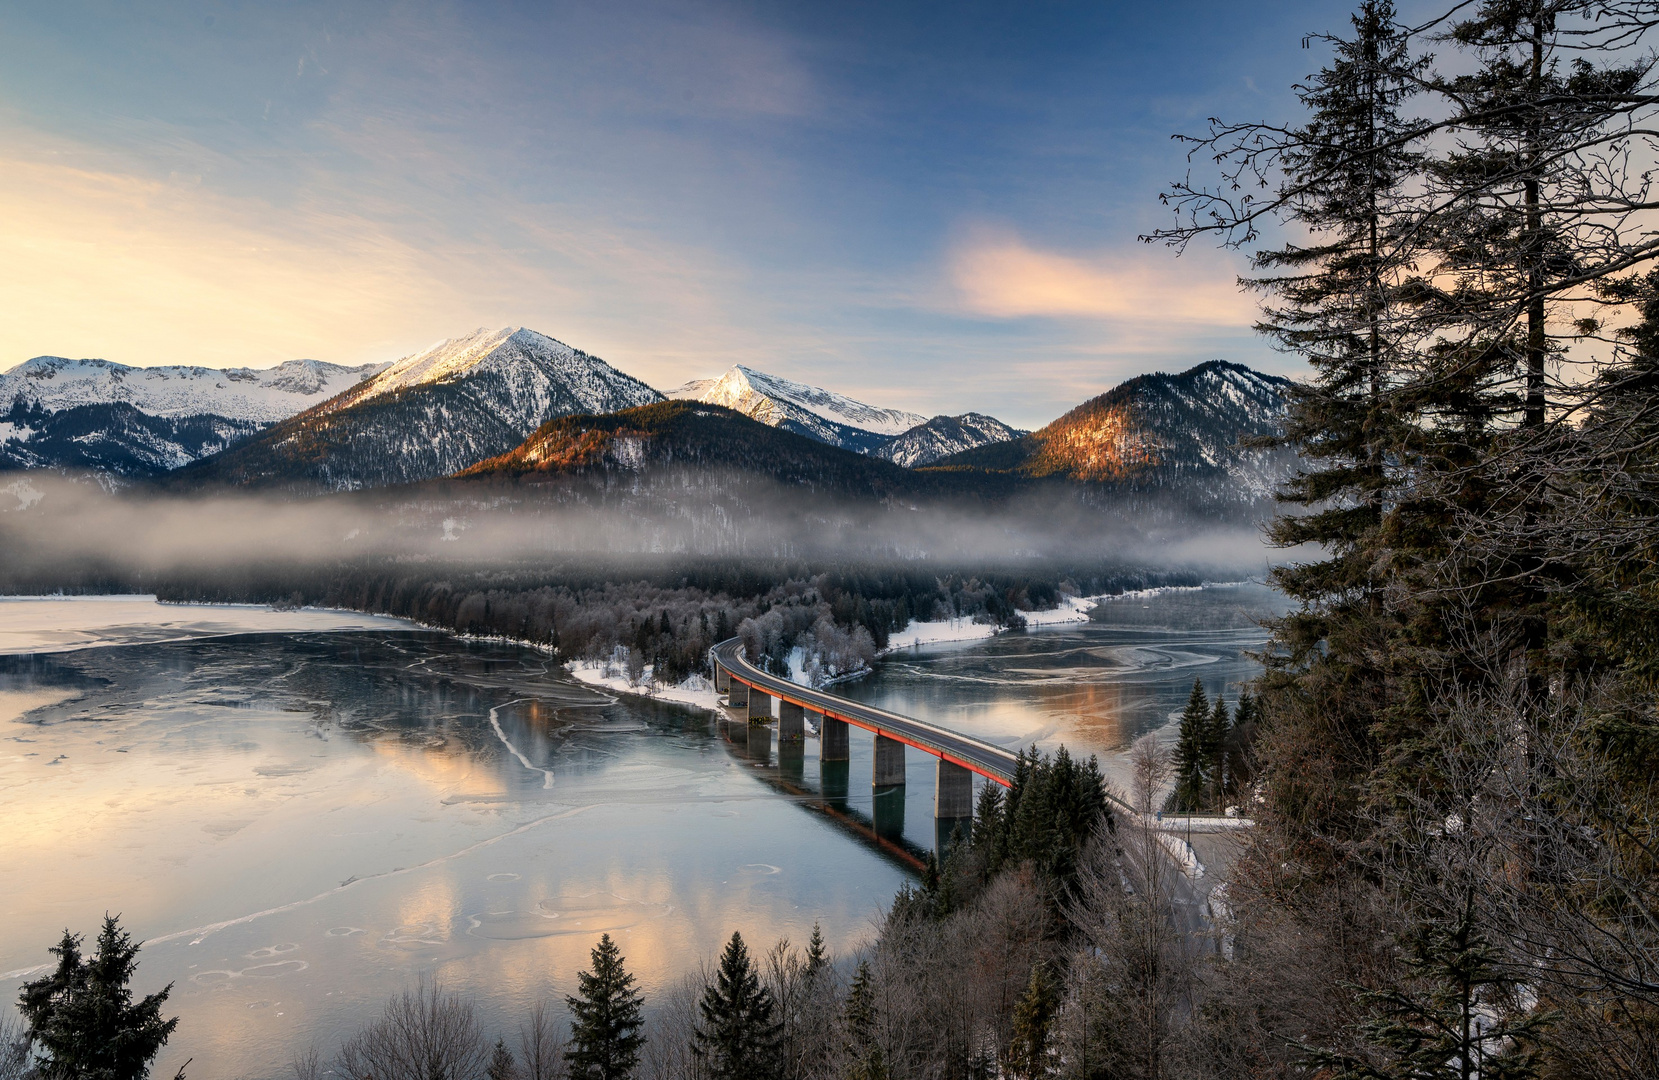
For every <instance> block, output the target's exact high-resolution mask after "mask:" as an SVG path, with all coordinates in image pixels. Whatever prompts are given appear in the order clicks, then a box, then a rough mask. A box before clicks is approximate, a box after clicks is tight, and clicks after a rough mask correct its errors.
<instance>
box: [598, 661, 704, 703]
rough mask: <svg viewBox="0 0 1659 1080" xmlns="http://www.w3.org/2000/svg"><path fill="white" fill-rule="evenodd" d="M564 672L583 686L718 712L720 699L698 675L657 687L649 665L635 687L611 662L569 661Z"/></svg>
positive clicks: (623, 670) (618, 665)
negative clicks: (568, 673)
mask: <svg viewBox="0 0 1659 1080" xmlns="http://www.w3.org/2000/svg"><path fill="white" fill-rule="evenodd" d="M565 668H566V670H568V671H569V672H570V676H571V678H573V679H575V680H576V681H577V682H579V683H583V684H584V685H587V686H592V687H597V688H599V689H602V690H610V691H612V692H613V693H618V694H632V695H634V696H635V697H644V698H650V699H651V700H653V701H671V702H673V703H674V704H676V705H690V706H692V707H693V708H698V709H705V710H707V711H708V712H711V713H717V714H718V713H719V712H720V695H719V694H717V693H715V692H714V683H712V682H711V681H709V680H708V679H705V678H704V677H703V676H701V675H693V676H691V677H690V678H688V679H686V681H685V682H683V683H680V684H679V685H678V686H660V685H658V684H656V683H654V682H652V681H651V665H650V664H646V665H645V670H644V671H643V672H642V673H641V675H640V681H639V682H637V683H636V682H632V681H630V680H629V678H628V671H627V667H626V665H624V664H621V663H618V662H617V661H615V660H610V661H606V660H572V661H571V662H570V663H568V664H566V665H565Z"/></svg>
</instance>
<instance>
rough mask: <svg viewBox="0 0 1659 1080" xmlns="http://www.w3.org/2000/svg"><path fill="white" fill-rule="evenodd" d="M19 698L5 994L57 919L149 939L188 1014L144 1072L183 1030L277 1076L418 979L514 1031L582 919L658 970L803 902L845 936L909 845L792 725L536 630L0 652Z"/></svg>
mask: <svg viewBox="0 0 1659 1080" xmlns="http://www.w3.org/2000/svg"><path fill="white" fill-rule="evenodd" d="M25 694H27V695H30V696H29V697H28V699H27V701H28V703H29V705H30V707H33V708H34V711H33V712H31V713H29V714H28V716H27V718H26V719H27V722H25V723H17V722H12V723H9V724H7V725H6V727H5V728H4V729H3V734H0V738H3V739H4V740H5V741H4V743H3V744H0V745H3V747H4V749H3V752H0V820H4V821H5V822H6V825H7V842H6V843H5V844H3V845H0V880H3V881H5V882H6V888H5V889H4V890H3V894H0V916H3V917H0V996H3V997H4V998H5V999H6V1000H7V1001H8V1003H9V1001H10V1000H12V999H14V998H15V996H16V989H17V985H18V983H19V982H20V981H21V980H22V979H24V978H29V977H32V974H33V972H32V971H31V969H33V968H36V967H37V966H38V965H41V964H43V963H44V962H45V961H47V960H48V959H50V958H49V957H48V956H47V954H46V952H45V949H46V946H47V945H49V944H51V943H52V942H54V941H55V940H56V938H57V935H58V934H60V933H61V932H62V930H63V929H64V927H65V926H69V927H72V928H75V929H78V930H88V929H93V928H95V926H96V923H97V920H98V918H99V917H101V916H102V914H103V912H104V911H105V910H106V909H108V910H111V911H114V912H119V913H120V914H121V916H122V920H123V922H124V923H125V924H126V925H128V926H129V927H130V928H132V929H133V930H134V932H135V933H136V934H137V935H138V936H139V937H141V938H143V939H146V941H147V944H146V945H145V948H144V951H143V953H142V956H141V967H140V972H139V980H138V981H139V984H140V987H141V988H142V989H145V990H149V989H154V988H156V987H157V986H160V985H162V984H164V983H166V982H169V981H171V982H173V983H174V984H175V986H174V991H173V1007H174V1008H176V1009H177V1011H178V1012H179V1013H180V1015H181V1016H182V1017H183V1022H182V1024H181V1025H180V1028H179V1032H178V1035H177V1036H176V1037H175V1043H176V1046H174V1047H172V1048H170V1049H169V1050H168V1051H167V1052H166V1054H165V1055H164V1059H163V1060H162V1061H160V1062H159V1063H158V1065H157V1074H158V1075H163V1074H170V1072H169V1071H170V1070H172V1069H175V1068H176V1067H177V1066H178V1065H179V1064H181V1063H182V1062H183V1060H184V1058H185V1057H190V1056H193V1057H194V1058H195V1061H194V1064H192V1065H191V1068H190V1075H191V1076H192V1077H194V1078H197V1080H214V1078H216V1077H230V1076H251V1077H260V1076H276V1075H279V1074H282V1073H284V1072H285V1064H286V1061H287V1060H288V1058H289V1056H290V1055H292V1054H293V1053H294V1052H295V1051H297V1050H301V1049H303V1048H304V1047H305V1046H307V1045H309V1044H310V1042H311V1041H312V1039H313V1037H315V1038H317V1039H318V1040H319V1041H320V1042H321V1044H322V1045H323V1046H324V1047H325V1048H331V1047H333V1046H334V1045H337V1043H338V1040H339V1039H340V1038H341V1036H342V1035H343V1034H344V1033H345V1032H346V1031H348V1030H350V1029H351V1028H353V1027H355V1026H356V1025H357V1024H358V1023H360V1022H361V1021H362V1020H364V1019H365V1018H367V1017H368V1016H370V1015H372V1014H373V1013H375V1012H376V1011H377V1010H378V1009H379V1007H380V1005H381V1003H382V1002H383V1001H384V1000H385V998H386V997H388V996H389V995H391V994H393V993H396V992H397V991H398V990H400V989H401V988H403V987H404V986H405V985H406V984H407V983H408V982H409V981H410V980H411V979H413V978H415V977H417V976H420V975H432V976H435V977H438V978H440V979H442V980H443V981H444V982H445V983H446V984H447V985H449V986H451V987H454V988H457V989H460V990H463V991H467V992H470V993H472V994H474V995H476V997H477V999H478V1002H479V1004H480V1006H481V1008H482V1009H483V1012H484V1015H485V1017H486V1021H487V1023H488V1024H489V1025H491V1027H492V1029H502V1030H511V1029H512V1028H513V1027H514V1026H515V1025H516V1024H517V1023H518V1021H519V1019H520V1018H521V1017H522V1015H523V1013H524V1012H525V1011H526V1010H527V1008H528V1007H529V1005H530V1004H531V1002H533V1001H534V1000H535V999H536V998H537V997H540V996H544V995H545V996H556V995H562V994H564V993H567V992H569V991H571V990H572V989H573V987H574V972H575V971H576V970H577V969H578V968H579V967H580V966H581V965H583V964H584V963H585V961H586V957H587V950H588V949H589V948H590V947H591V946H592V943H593V941H594V939H595V938H596V937H597V936H598V935H599V934H600V933H601V932H610V933H611V934H613V935H614V936H615V937H617V939H618V940H619V941H620V942H621V944H622V947H623V949H624V951H625V952H626V954H627V956H628V959H629V963H630V967H631V968H632V969H634V970H635V971H637V972H638V973H639V974H640V977H641V981H642V983H643V984H644V986H645V987H646V989H647V991H650V990H652V989H654V988H656V987H659V986H661V985H662V984H664V983H665V982H667V981H670V980H672V979H674V978H677V977H678V976H679V975H681V974H682V973H684V972H685V971H686V970H688V969H689V968H693V967H695V965H696V964H697V963H698V962H699V961H700V960H701V959H703V958H704V957H707V956H710V955H712V954H714V953H715V952H716V951H717V950H718V948H719V946H720V945H721V944H722V942H723V940H724V939H725V937H727V936H728V935H729V934H730V933H731V931H732V930H733V929H741V930H743V932H744V934H745V936H747V937H749V938H751V939H752V940H755V941H757V942H759V943H770V941H772V940H774V939H775V938H777V937H779V936H787V937H789V938H791V939H792V940H795V941H804V940H805V939H806V937H807V936H808V935H809V934H810V933H811V930H812V925H813V922H814V921H821V922H822V924H823V928H824V932H825V934H826V936H827V937H828V938H829V939H830V940H831V941H832V942H833V943H836V944H837V945H838V946H840V947H847V946H849V945H851V944H852V943H854V942H855V941H856V940H858V939H860V938H862V937H863V936H865V935H866V934H867V933H868V932H869V930H870V927H871V925H872V920H873V918H874V916H875V915H876V913H877V912H878V910H879V909H880V908H881V907H882V906H883V905H885V904H886V903H887V902H888V901H889V900H890V899H891V897H892V895H893V893H894V891H895V890H896V889H897V888H898V886H899V884H900V882H901V881H902V880H904V877H905V874H906V873H907V872H908V867H907V865H906V864H905V862H904V861H902V860H900V859H897V858H895V857H894V855H893V853H892V852H890V851H886V852H884V850H883V849H881V848H880V847H878V846H877V845H875V844H873V843H870V844H860V843H857V842H850V841H849V834H850V833H855V832H856V823H855V825H853V826H848V825H843V824H838V823H837V822H836V821H835V819H833V818H832V817H830V816H829V815H828V814H826V813H824V812H823V811H822V810H820V809H816V807H817V806H818V805H819V804H821V802H822V800H821V799H820V798H819V796H818V794H817V792H816V791H815V790H810V789H811V788H812V787H813V785H814V784H815V783H816V779H817V776H816V774H817V769H816V764H815V762H814V763H813V765H812V766H811V767H810V768H809V767H808V765H807V763H806V760H805V756H806V753H810V752H811V750H810V749H808V748H803V747H799V746H797V747H796V748H793V749H791V748H780V749H779V750H774V749H773V748H772V747H771V746H770V745H768V746H767V748H766V752H767V763H766V764H765V765H764V767H761V766H760V762H758V761H753V760H750V759H749V758H747V757H745V756H744V754H741V753H739V754H734V753H733V752H732V751H731V749H730V748H729V747H728V745H727V744H726V742H725V740H724V739H723V738H722V737H721V734H720V733H719V732H718V731H717V729H716V725H715V724H714V723H712V722H711V721H710V720H709V719H708V718H706V717H700V716H697V715H694V714H690V713H687V712H685V711H683V710H677V709H673V708H667V707H658V706H654V705H651V704H649V703H643V702H635V701H624V702H613V701H612V700H610V699H609V698H607V697H604V696H602V695H599V694H597V693H595V692H593V691H591V690H588V689H586V688H584V687H581V686H579V685H577V684H575V683H572V682H570V681H569V680H568V679H566V678H565V677H564V676H563V675H562V674H560V673H558V672H557V671H554V670H550V669H549V662H548V660H547V658H546V657H544V656H542V655H540V654H539V653H536V652H534V651H533V650H529V649H520V648H514V647H508V646H501V645H484V644H469V643H464V642H457V641H454V640H451V639H449V638H446V637H443V636H440V635H435V634H424V633H396V634H378V633H376V634H333V635H314V636H299V637H260V636H250V637H241V638H232V639H219V640H214V641H209V642H196V643H188V644H170V645H145V646H135V647H123V648H107V649H93V650H86V651H82V652H77V653H67V654H61V655H58V656H55V657H49V658H48V657H36V658H33V659H30V658H10V659H0V704H3V703H4V702H6V701H23V700H24V697H23V695H25ZM763 730H764V729H763ZM755 743H756V750H757V751H758V750H759V745H758V744H759V739H758V737H757V739H756V740H755ZM813 749H815V745H814V747H813ZM803 751H805V752H803ZM809 772H810V774H811V775H810V777H809V776H808V775H807V774H808V773H809ZM779 778H787V779H791V780H792V781H793V783H794V784H795V787H796V791H795V792H794V793H791V792H789V791H783V790H780V788H779ZM8 1007H9V1005H8Z"/></svg>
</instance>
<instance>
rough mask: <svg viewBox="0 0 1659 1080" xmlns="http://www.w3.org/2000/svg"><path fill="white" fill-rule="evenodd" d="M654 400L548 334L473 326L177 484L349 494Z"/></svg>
mask: <svg viewBox="0 0 1659 1080" xmlns="http://www.w3.org/2000/svg"><path fill="white" fill-rule="evenodd" d="M661 400H662V395H661V394H660V393H658V392H657V391H656V390H654V389H652V388H651V387H649V386H647V385H646V384H645V383H643V382H641V381H640V380H638V379H635V378H634V377H633V376H631V375H628V374H626V373H624V372H621V371H618V370H617V369H616V368H613V367H611V366H610V365H609V364H607V363H605V361H603V360H601V359H599V358H598V357H596V356H592V355H590V354H588V353H586V352H583V351H582V350H580V349H575V348H572V347H571V346H569V345H566V344H564V343H563V342H561V341H558V340H557V339H555V338H551V337H548V336H547V335H545V334H541V333H538V332H536V331H534V330H528V329H526V328H524V327H507V328H504V329H500V330H489V329H480V330H477V331H475V332H473V333H472V334H469V335H466V336H464V337H460V338H450V339H447V340H445V341H441V342H438V343H437V344H435V345H433V346H431V347H429V348H427V349H425V350H422V351H421V352H418V353H412V354H410V355H409V356H406V357H404V358H403V359H401V360H398V361H396V362H395V363H393V364H391V365H388V366H387V367H386V368H385V369H384V370H383V371H381V372H380V373H378V374H377V375H375V376H374V377H372V378H370V379H366V380H364V382H363V383H362V384H359V385H357V386H354V387H352V388H350V389H348V390H347V391H345V392H343V393H341V394H338V395H336V396H335V397H333V398H330V399H328V400H327V401H324V402H321V403H319V404H317V405H314V406H312V407H311V408H309V409H307V410H306V411H304V412H302V413H299V414H298V415H296V416H292V417H289V418H288V419H286V420H284V421H282V422H280V423H278V424H276V425H274V426H272V427H271V428H270V429H268V430H266V431H264V432H262V433H260V434H258V435H257V436H254V437H253V438H250V439H247V440H245V441H244V442H242V443H240V444H238V445H237V446H234V447H232V448H230V449H228V450H226V451H224V452H222V453H220V454H217V455H215V456H213V457H211V458H207V459H204V460H202V461H200V462H197V463H195V464H192V465H188V466H186V467H185V468H184V469H183V470H181V471H180V475H179V476H178V478H177V481H178V482H179V483H183V484H191V483H218V484H229V485H232V486H239V487H245V486H254V487H265V486H276V487H301V488H304V487H321V488H324V489H353V488H359V487H370V486H377V485H382V484H397V483H407V482H410V481H416V480H426V479H432V478H435V477H439V476H445V475H449V474H451V473H456V472H460V471H461V470H463V469H466V468H467V467H469V466H471V465H474V464H476V463H478V462H479V461H482V460H484V459H486V458H490V457H493V456H495V455H497V454H501V453H504V452H506V451H508V450H511V449H512V448H513V447H514V446H516V445H518V444H519V443H520V442H522V441H523V440H524V439H525V438H526V437H527V436H529V435H530V433H531V432H533V431H534V430H535V429H536V428H537V427H538V426H540V425H541V424H542V423H544V422H546V421H547V420H549V419H552V418H554V417H557V416H565V415H571V414H576V413H588V412H610V411H614V410H615V409H617V408H627V407H632V406H637V405H643V404H649V403H651V402H655V401H661Z"/></svg>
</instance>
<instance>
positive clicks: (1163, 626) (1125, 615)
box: [837, 583, 1284, 812]
mask: <svg viewBox="0 0 1659 1080" xmlns="http://www.w3.org/2000/svg"><path fill="white" fill-rule="evenodd" d="M1283 603H1284V601H1283V598H1282V597H1281V596H1280V595H1279V594H1278V593H1276V592H1274V591H1273V590H1271V589H1268V588H1266V587H1265V586H1261V585H1256V584H1248V583H1247V584H1240V585H1224V586H1208V587H1206V588H1204V589H1193V590H1162V591H1159V592H1157V593H1154V594H1151V595H1133V596H1127V597H1122V598H1118V599H1113V600H1109V601H1107V602H1106V603H1104V604H1102V605H1101V606H1100V607H1099V608H1098V609H1097V610H1096V612H1095V613H1094V618H1093V619H1092V621H1090V622H1088V623H1083V624H1067V625H1062V626H1054V627H1045V628H1042V629H1037V630H1031V631H1027V632H1024V633H1012V634H1002V635H999V636H998V637H995V638H992V639H990V640H988V641H979V642H971V643H964V644H940V645H933V646H927V647H923V648H917V649H912V650H908V651H906V652H904V653H900V654H895V655H893V656H890V657H889V658H887V659H886V660H885V661H883V662H882V664H881V665H880V667H879V668H878V669H877V671H876V672H875V673H874V674H872V675H870V676H869V677H867V678H865V679H862V680H859V681H857V682H853V683H848V684H845V685H843V686H841V687H838V688H837V691H838V692H839V693H842V694H845V695H846V696H847V697H850V698H855V699H857V700H859V701H864V702H868V703H869V704H872V705H876V706H879V707H881V708H884V709H891V710H893V711H895V712H902V713H906V714H908V715H910V716H915V717H918V718H920V719H923V720H929V721H932V722H934V723H938V724H943V725H945V726H946V727H950V728H954V729H956V730H958V731H963V732H966V733H968V734H971V735H975V736H977V737H979V738H981V739H985V740H987V741H989V742H993V743H997V744H999V745H1002V746H1007V747H1009V748H1016V747H1020V746H1029V745H1031V744H1032V743H1035V744H1037V746H1039V747H1041V748H1042V749H1044V750H1053V749H1054V748H1056V747H1058V746H1059V745H1060V744H1062V743H1064V744H1065V745H1066V746H1067V747H1069V748H1070V749H1071V750H1072V751H1073V752H1077V751H1079V750H1081V751H1082V752H1084V753H1094V754H1099V755H1101V758H1102V763H1103V765H1105V767H1106V769H1107V773H1108V775H1109V776H1111V777H1114V778H1115V779H1117V780H1118V781H1119V782H1120V783H1121V782H1122V781H1124V780H1126V779H1127V776H1126V775H1125V774H1124V772H1123V769H1122V752H1123V751H1124V750H1125V749H1126V748H1127V747H1128V745H1129V744H1130V743H1131V742H1133V741H1134V740H1135V739H1136V738H1137V737H1138V736H1140V735H1142V734H1144V733H1145V732H1148V731H1154V730H1158V729H1160V728H1164V727H1165V726H1166V725H1167V724H1169V723H1170V721H1171V720H1172V719H1173V718H1174V717H1175V715H1176V714H1177V713H1179V711H1180V710H1181V707H1182V706H1184V705H1185V704H1186V700H1187V695H1188V693H1189V692H1190V691H1191V689H1192V681H1193V679H1194V678H1200V679H1202V680H1203V681H1204V686H1205V688H1206V690H1207V691H1208V692H1209V693H1210V694H1211V695H1212V696H1213V695H1214V694H1215V693H1216V691H1218V690H1219V691H1221V692H1223V693H1224V694H1225V695H1226V696H1227V698H1228V700H1229V701H1231V700H1233V699H1234V698H1235V697H1236V695H1237V693H1238V687H1239V686H1240V684H1242V683H1243V682H1244V681H1246V680H1248V679H1251V678H1253V677H1254V676H1255V675H1256V674H1257V673H1258V672H1259V671H1260V670H1261V668H1260V665H1258V664H1257V663H1256V662H1255V661H1254V660H1252V659H1250V658H1249V656H1248V655H1246V654H1247V653H1249V652H1251V651H1253V650H1256V649H1259V648H1260V647H1261V645H1262V644H1263V643H1264V642H1265V641H1266V639H1267V635H1266V632H1265V631H1263V630H1262V629H1261V625H1260V622H1261V620H1262V619H1263V618H1265V617H1268V616H1271V615H1274V614H1278V613H1280V612H1282V611H1283V610H1284V607H1283ZM918 757H920V755H917V754H914V753H912V754H910V755H909V763H910V774H911V776H912V778H913V779H912V780H911V783H910V786H912V787H914V786H915V783H916V781H915V779H914V777H915V776H916V775H917V773H918V772H925V771H926V770H925V768H923V767H922V766H921V762H919V761H918ZM931 791H932V788H931V787H929V788H928V792H929V798H930V799H931ZM914 809H915V807H914V802H913V803H912V812H914Z"/></svg>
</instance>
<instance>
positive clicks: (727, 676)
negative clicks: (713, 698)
mask: <svg viewBox="0 0 1659 1080" xmlns="http://www.w3.org/2000/svg"><path fill="white" fill-rule="evenodd" d="M731 688H732V673H731V672H729V671H727V670H726V668H725V665H723V664H720V663H716V664H715V665H714V692H715V693H716V694H724V693H726V692H727V691H728V690H730V689H731Z"/></svg>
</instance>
